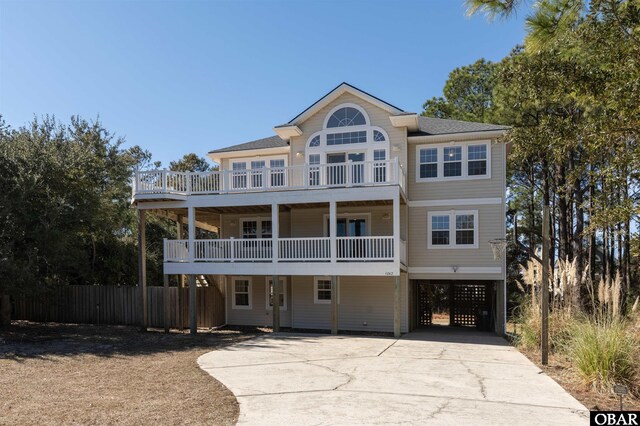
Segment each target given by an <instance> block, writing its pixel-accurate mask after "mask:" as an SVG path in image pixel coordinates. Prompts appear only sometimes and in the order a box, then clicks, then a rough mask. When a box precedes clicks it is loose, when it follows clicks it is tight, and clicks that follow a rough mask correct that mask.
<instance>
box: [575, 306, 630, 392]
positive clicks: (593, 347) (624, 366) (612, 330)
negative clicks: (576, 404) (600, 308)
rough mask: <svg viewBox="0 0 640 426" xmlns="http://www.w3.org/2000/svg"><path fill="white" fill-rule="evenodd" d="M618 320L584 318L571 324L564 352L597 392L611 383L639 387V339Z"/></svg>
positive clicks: (625, 324)
mask: <svg viewBox="0 0 640 426" xmlns="http://www.w3.org/2000/svg"><path fill="white" fill-rule="evenodd" d="M631 331H632V328H631V327H629V325H628V324H627V323H625V322H624V321H622V320H619V319H610V318H609V319H604V318H601V319H600V320H597V321H594V320H589V321H587V320H585V321H579V322H576V323H574V324H573V326H572V327H571V339H569V340H568V341H567V344H566V352H567V354H568V355H569V356H570V358H571V359H572V362H573V365H574V367H575V368H576V369H577V371H578V372H579V374H580V376H581V377H582V378H583V379H584V381H585V382H586V383H587V384H589V385H590V386H592V387H593V388H594V389H596V390H598V391H610V390H611V388H612V386H613V385H614V384H625V385H627V386H629V387H630V388H631V389H632V391H633V392H634V393H637V391H638V389H637V388H636V386H637V381H636V380H635V379H636V375H637V373H638V371H637V369H636V361H637V358H638V355H639V354H638V350H639V349H638V347H639V346H638V345H640V341H639V340H638V337H637V336H635V335H634V334H633V333H632V332H631Z"/></svg>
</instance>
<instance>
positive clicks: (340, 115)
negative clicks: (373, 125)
mask: <svg viewBox="0 0 640 426" xmlns="http://www.w3.org/2000/svg"><path fill="white" fill-rule="evenodd" d="M364 124H367V121H366V119H365V118H364V115H362V113H361V112H360V111H358V110H357V109H355V108H352V107H344V108H340V109H339V110H337V111H336V112H334V113H333V114H332V115H331V117H330V118H329V121H327V128H332V127H347V126H360V125H364Z"/></svg>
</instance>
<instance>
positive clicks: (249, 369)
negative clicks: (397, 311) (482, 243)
mask: <svg viewBox="0 0 640 426" xmlns="http://www.w3.org/2000/svg"><path fill="white" fill-rule="evenodd" d="M198 363H199V365H200V367H201V368H203V369H204V370H205V371H207V372H208V373H209V374H211V375H212V376H213V377H215V378H216V379H218V380H219V381H221V382H222V383H223V384H224V385H225V386H227V387H228V388H229V389H231V391H232V392H233V393H234V394H235V395H236V397H237V398H238V401H239V403H240V419H239V423H240V424H256V425H258V424H259V425H265V424H274V425H275V424H278V425H298V424H305V425H307V424H311V425H323V424H327V425H329V424H331V425H335V424H367V425H369V424H423V423H430V424H438V425H441V424H492V425H493V424H505V425H525V424H531V425H539V424H558V425H560V424H562V425H573V424H580V425H585V424H588V423H589V420H588V411H587V410H586V408H585V407H584V406H583V405H582V404H580V403H579V402H578V401H576V400H575V399H574V398H573V397H572V396H571V395H569V394H568V393H567V392H565V391H564V390H563V389H562V388H561V387H560V386H559V385H558V384H557V383H556V382H554V381H553V380H552V379H551V378H549V377H548V376H547V375H545V374H544V373H542V372H541V371H540V369H539V368H537V367H536V366H535V365H534V364H532V363H531V362H530V361H529V360H528V359H527V358H525V356H524V355H522V354H521V353H520V352H518V351H517V350H516V349H514V348H512V347H510V346H509V345H508V344H507V343H506V342H505V341H504V340H503V339H501V338H498V337H496V336H494V335H491V334H488V333H480V332H470V331H465V330H455V329H449V328H446V329H433V330H432V331H423V332H414V333H410V334H408V335H406V336H404V337H402V338H401V339H393V338H386V337H358V336H328V335H309V334H288V333H279V334H271V335H265V336H263V337H258V338H256V339H252V340H250V341H245V342H242V343H238V344H235V345H233V346H230V347H227V348H224V349H221V350H217V351H213V352H209V353H207V354H205V355H203V356H201V357H200V358H199V359H198Z"/></svg>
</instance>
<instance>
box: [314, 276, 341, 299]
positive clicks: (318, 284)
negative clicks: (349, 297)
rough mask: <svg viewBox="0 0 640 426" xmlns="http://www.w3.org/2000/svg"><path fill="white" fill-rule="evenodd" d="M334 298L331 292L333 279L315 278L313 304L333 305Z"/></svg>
mask: <svg viewBox="0 0 640 426" xmlns="http://www.w3.org/2000/svg"><path fill="white" fill-rule="evenodd" d="M332 297H333V292H332V291H331V278H330V277H315V278H314V280H313V302H314V303H320V304H323V303H331V298H332ZM338 302H339V300H338Z"/></svg>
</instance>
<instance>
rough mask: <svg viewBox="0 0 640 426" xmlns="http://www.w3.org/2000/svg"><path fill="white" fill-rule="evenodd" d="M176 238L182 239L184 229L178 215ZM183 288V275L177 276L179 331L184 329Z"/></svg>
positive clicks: (180, 217)
mask: <svg viewBox="0 0 640 426" xmlns="http://www.w3.org/2000/svg"><path fill="white" fill-rule="evenodd" d="M176 238H177V239H178V240H183V239H184V227H183V226H182V216H181V215H178V218H177V222H176ZM183 288H184V275H182V274H180V275H178V297H177V299H176V301H177V303H178V318H177V320H178V328H179V329H180V331H182V329H183V328H184V315H183V312H182V289H183Z"/></svg>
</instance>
